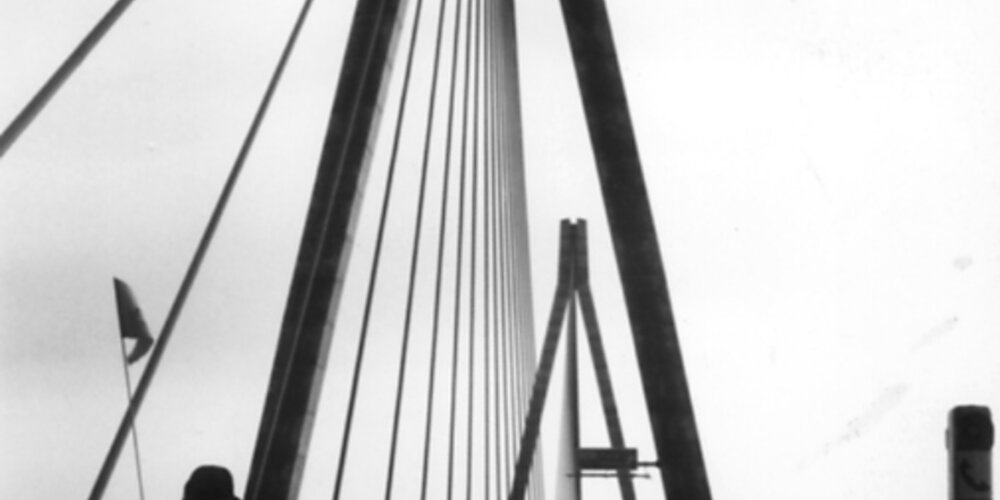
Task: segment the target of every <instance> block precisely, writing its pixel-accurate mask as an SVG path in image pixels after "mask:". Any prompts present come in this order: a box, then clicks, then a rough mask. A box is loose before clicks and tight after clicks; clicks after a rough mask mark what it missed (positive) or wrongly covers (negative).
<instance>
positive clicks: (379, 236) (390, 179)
mask: <svg viewBox="0 0 1000 500" xmlns="http://www.w3.org/2000/svg"><path fill="white" fill-rule="evenodd" d="M422 11H423V0H417V4H416V13H415V15H414V23H413V30H412V31H411V34H410V46H409V48H408V50H407V54H406V67H405V69H404V72H403V88H402V91H401V94H400V98H399V109H398V111H397V113H396V121H395V124H396V126H395V129H394V131H393V138H392V149H391V152H390V155H389V167H388V173H387V175H386V180H385V187H384V189H383V194H382V205H381V211H380V212H379V223H378V229H377V232H376V237H375V249H374V251H373V257H372V264H371V268H370V270H369V273H368V289H367V291H366V293H365V306H364V312H363V313H362V319H361V332H360V335H359V338H358V348H357V351H356V353H355V358H354V370H353V374H352V376H351V389H350V393H349V395H348V403H347V414H346V418H345V421H344V428H343V433H342V437H341V441H340V453H339V456H338V460H337V473H336V476H335V480H334V487H333V500H338V499H339V498H340V493H341V490H342V488H343V482H344V481H343V480H344V470H345V468H346V465H347V460H346V459H347V451H348V449H349V448H350V440H351V433H352V429H353V423H354V412H355V408H356V405H357V399H358V385H359V381H360V378H361V367H362V361H363V360H364V354H365V348H366V344H367V339H368V331H369V326H370V324H371V312H372V304H373V302H374V297H375V285H376V282H377V281H378V274H379V273H378V271H379V268H380V266H379V264H380V262H381V257H382V248H383V244H384V242H385V228H386V223H387V220H388V213H389V202H390V200H391V198H392V188H393V184H394V180H395V172H396V164H397V160H398V156H399V145H400V138H401V137H402V128H403V119H404V118H405V117H406V109H407V106H406V103H407V100H408V97H409V93H410V81H411V77H412V73H413V60H414V55H415V53H416V45H417V44H416V40H417V35H418V33H419V31H420V19H421V13H422Z"/></svg>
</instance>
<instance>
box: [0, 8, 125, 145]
mask: <svg viewBox="0 0 1000 500" xmlns="http://www.w3.org/2000/svg"><path fill="white" fill-rule="evenodd" d="M133 1H134V0H118V1H116V2H115V3H114V5H112V6H111V8H110V9H108V12H107V13H105V14H104V16H103V17H102V18H101V20H100V21H98V22H97V24H95V25H94V27H93V28H92V29H91V30H90V32H89V33H87V36H85V37H83V40H80V43H79V45H77V46H76V48H75V49H73V52H71V53H70V54H69V56H67V57H66V60H64V61H63V63H62V64H61V65H59V67H58V68H57V69H56V71H55V72H54V73H53V74H52V76H50V77H49V79H48V80H46V82H45V84H44V85H42V87H41V88H39V89H38V92H36V93H35V95H34V96H32V98H31V100H30V101H28V103H27V104H26V105H25V106H24V109H22V110H21V112H20V113H18V114H17V116H16V117H14V120H13V121H11V122H10V124H9V125H7V128H6V129H4V131H3V133H2V134H0V158H2V157H3V155H4V154H5V153H6V152H7V150H9V149H10V148H11V146H13V145H14V143H15V142H17V139H18V137H20V136H21V134H22V133H23V132H24V131H25V130H26V129H27V128H28V126H30V125H31V122H32V121H34V120H35V117H36V116H38V114H39V113H41V112H42V109H44V108H45V105H46V104H48V103H49V101H50V100H52V98H53V97H54V96H55V95H56V92H58V91H59V89H60V88H62V86H63V84H64V83H66V80H69V77H71V76H73V72H74V71H76V69H77V68H78V67H80V65H81V64H83V61H84V60H86V59H87V56H88V55H90V52H91V51H92V50H94V47H96V46H97V44H98V43H100V42H101V40H102V39H103V38H104V35H106V34H108V32H109V31H111V28H112V27H113V26H114V25H115V23H116V22H118V19H119V18H121V16H122V14H124V13H125V11H126V10H127V9H128V8H129V6H131V5H132V2H133Z"/></svg>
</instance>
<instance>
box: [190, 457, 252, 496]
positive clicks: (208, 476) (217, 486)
mask: <svg viewBox="0 0 1000 500" xmlns="http://www.w3.org/2000/svg"><path fill="white" fill-rule="evenodd" d="M184 500H239V498H237V497H236V495H234V494H233V476H232V474H230V473H229V470H227V469H226V468H225V467H219V466H218V465H202V466H200V467H198V468H197V469H195V470H194V472H192V473H191V477H190V478H188V481H187V483H186V484H185V485H184Z"/></svg>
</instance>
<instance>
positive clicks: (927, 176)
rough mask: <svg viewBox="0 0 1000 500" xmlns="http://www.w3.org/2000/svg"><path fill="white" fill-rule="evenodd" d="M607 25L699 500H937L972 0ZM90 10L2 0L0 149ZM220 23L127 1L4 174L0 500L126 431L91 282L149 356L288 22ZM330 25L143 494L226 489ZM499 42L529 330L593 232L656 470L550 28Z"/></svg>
mask: <svg viewBox="0 0 1000 500" xmlns="http://www.w3.org/2000/svg"><path fill="white" fill-rule="evenodd" d="M610 3H611V5H610V6H609V8H610V9H611V18H612V22H613V28H614V30H615V36H616V41H617V43H618V47H619V52H620V58H621V65H622V69H623V72H624V77H625V83H626V88H627V91H628V93H629V99H630V103H631V105H632V114H633V118H634V121H635V126H636V131H637V134H638V142H639V148H640V153H641V155H642V160H643V162H644V168H645V173H646V179H647V184H648V186H649V190H650V194H651V197H652V200H653V205H654V211H655V217H656V222H657V224H658V231H659V237H660V244H661V249H662V250H663V254H664V257H665V261H666V268H667V273H668V281H669V283H670V287H671V293H672V295H673V300H674V309H675V313H676V316H677V320H678V327H679V332H680V340H681V345H682V348H683V352H684V357H685V364H686V368H687V371H688V375H689V384H690V387H691V390H692V393H693V399H694V405H695V410H696V417H697V422H698V425H699V430H700V433H701V439H702V445H703V452H704V454H705V458H706V462H707V466H708V469H709V479H710V481H711V485H712V491H713V493H714V497H715V498H717V499H720V500H725V499H756V498H770V499H774V500H791V499H799V498H809V499H815V500H827V499H829V500H833V499H838V500H839V499H844V498H856V499H876V498H889V497H899V498H910V499H914V500H931V499H937V498H941V497H942V496H944V495H945V494H946V492H945V485H946V463H945V448H944V438H943V436H944V434H943V431H944V427H945V418H946V413H947V411H948V410H949V409H950V408H951V407H952V406H953V405H956V404H965V403H978V404H987V405H990V406H993V407H994V408H1000V394H998V391H997V385H996V381H997V380H998V378H1000V377H998V376H1000V363H998V362H997V359H998V357H1000V338H998V337H997V334H998V331H1000V307H997V304H1000V222H998V221H1000V204H998V203H997V199H998V197H1000V196H998V195H1000V168H998V167H1000V141H998V139H997V138H998V137H1000V90H998V89H1000V5H998V4H997V3H996V2H992V1H988V0H961V1H948V2H945V1H935V0H883V1H874V2H873V1H871V0H868V1H860V0H846V1H833V0H827V1H818V0H764V1H734V0H715V1H708V2H705V1H666V2H640V1H636V0H625V1H617V2H610ZM110 4H111V2H110V0H72V1H70V0H5V1H4V2H2V3H0V68H2V70H0V74H2V75H3V76H2V77H0V123H3V124H4V125H5V124H6V123H7V122H9V120H10V119H12V118H13V116H14V115H15V113H16V112H17V111H18V110H19V109H20V108H21V106H23V104H24V103H25V102H26V101H27V99H28V98H29V97H30V95H31V94H32V93H33V92H34V91H35V90H36V89H37V88H38V87H39V86H40V85H41V84H42V82H43V81H44V80H45V79H46V78H47V77H48V75H49V74H50V73H51V72H52V70H53V69H54V68H55V67H56V65H57V64H58V63H59V62H60V61H61V60H62V59H63V58H64V57H65V55H66V54H67V53H68V52H69V51H70V50H71V49H72V47H73V46H74V45H75V44H76V43H77V42H78V41H79V39H80V38H81V37H82V36H83V35H84V34H85V33H86V32H87V31H88V30H89V29H90V27H91V26H92V25H93V23H94V22H95V21H96V20H97V19H98V18H99V17H100V16H101V15H102V14H103V13H104V11H105V10H106V9H107V8H108V7H109V6H110ZM414 4H415V2H412V1H411V2H410V5H409V8H411V9H412V8H413V6H414ZM248 5H249V4H248V3H247V2H239V1H235V0H210V1H204V0H202V1H197V2H196V1H188V0H182V1H180V2H176V1H175V2H168V1H165V0H138V1H136V2H135V4H134V6H133V7H132V8H131V9H130V10H129V12H128V13H126V15H125V16H124V17H123V18H122V20H121V22H120V24H119V25H118V26H117V27H116V28H115V29H114V31H113V32H112V33H111V34H110V35H109V36H108V38H107V39H106V40H105V41H104V42H103V43H102V45H101V46H100V47H99V49H98V50H97V51H95V53H94V54H93V56H92V57H91V58H90V59H89V60H88V61H87V63H86V64H85V65H84V66H83V67H81V68H80V70H79V71H78V73H77V75H76V76H75V77H74V78H73V79H72V80H71V81H70V83H69V84H67V85H66V87H65V88H64V89H63V91H62V92H61V94H60V95H59V96H58V97H57V98H56V99H54V100H53V101H52V103H51V105H50V106H49V107H48V108H47V109H46V110H45V111H44V113H43V114H42V115H41V116H40V117H39V118H38V120H37V121H36V123H35V124H34V125H33V126H32V127H31V128H30V129H29V130H28V131H27V132H26V133H25V134H24V136H23V137H22V139H21V140H20V142H18V143H17V144H16V145H15V147H14V148H12V149H11V150H10V151H9V152H8V154H7V155H6V156H5V157H4V158H3V159H2V160H0V470H3V474H2V475H0V476H2V477H0V496H2V497H4V498H39V499H49V498H52V499H55V498H79V497H81V496H83V495H85V494H87V492H88V491H89V489H90V486H91V484H92V482H93V479H94V477H95V475H96V473H97V470H98V468H99V465H100V463H101V460H102V459H103V456H104V453H105V451H106V449H107V446H108V444H109V443H110V439H111V437H112V435H113V433H114V429H115V428H116V427H117V425H118V419H119V418H120V415H121V412H122V409H123V407H124V388H123V380H122V368H121V365H120V359H119V351H118V345H117V340H116V339H117V320H116V317H115V313H114V305H113V294H112V288H111V277H112V276H119V277H121V278H123V279H125V280H126V281H128V282H129V283H130V284H131V285H132V288H133V289H134V291H135V292H136V295H137V297H138V299H139V301H140V303H141V305H142V306H143V309H144V311H145V314H146V317H147V320H148V322H149V323H150V326H151V327H152V328H153V330H155V331H158V330H159V327H160V325H161V324H162V321H163V318H164V316H165V314H166V311H167V309H168V307H169V305H170V302H171V300H172V297H173V294H174V292H175V291H176V288H177V286H178V284H179V282H180V279H181V276H182V274H183V271H184V268H185V266H186V264H187V261H188V259H189V258H190V256H191V254H192V252H193V250H194V247H195V244H196V241H197V238H198V237H199V235H200V233H201V230H202V228H203V225H204V223H205V221H206V218H207V216H208V214H209V212H210V210H211V207H212V204H213V203H214V199H215V196H216V195H217V194H218V192H219V190H220V188H221V185H222V182H223V179H224V177H225V175H226V173H227V171H228V168H229V166H230V164H231V162H232V159H233V158H234V157H235V154H236V151H237V148H238V146H239V142H240V141H241V139H242V136H243V134H244V132H245V130H246V128H247V126H248V124H249V121H250V118H251V116H252V113H253V111H254V109H255V107H256V105H257V100H258V99H259V95H260V93H261V92H262V90H263V88H264V86H265V83H266V79H267V78H268V76H269V74H270V71H271V68H272V67H273V65H274V63H275V61H276V59H277V56H278V53H279V51H280V49H281V44H282V43H283V41H284V37H285V36H286V34H287V32H288V30H289V29H290V27H291V24H292V22H293V20H294V17H295V15H296V13H297V10H298V8H299V5H298V2H285V1H278V0H256V1H255V2H253V3H252V6H248ZM431 5H433V3H431ZM352 10H353V2H335V1H327V0H317V4H316V6H315V7H314V12H313V15H312V17H311V18H310V21H309V23H308V24H307V25H306V29H305V32H304V34H303V38H302V40H301V42H300V49H299V51H298V52H297V53H296V55H295V57H294V58H293V59H292V62H291V65H290V67H289V70H288V73H287V75H286V78H285V80H284V81H283V83H282V87H281V91H280V93H279V95H278V98H277V99H276V101H275V103H274V107H273V109H272V112H271V113H270V115H269V119H268V121H267V122H266V125H265V127H264V128H263V130H262V133H261V136H260V139H259V140H258V142H257V144H256V146H255V148H254V152H253V155H252V157H251V160H250V161H249V163H248V164H247V167H246V172H245V174H244V177H243V178H242V180H241V181H240V185H239V187H238V189H237V192H236V195H235V197H234V198H233V200H232V204H231V206H230V210H229V212H228V213H227V216H226V218H225V219H224V221H223V224H222V227H221V230H220V232H219V234H218V238H217V242H216V244H215V246H214V247H213V248H212V250H211V252H210V254H209V257H208V259H207V261H206V263H205V266H204V270H203V272H202V275H201V277H200V279H199V282H198V284H197V285H196V287H195V289H194V292H193V293H192V295H191V298H190V301H189V305H188V307H187V309H186V312H185V315H184V317H183V319H182V320H181V322H180V323H179V325H178V328H177V331H176V334H175V337H174V340H173V341H172V343H171V346H170V349H169V350H168V351H167V353H166V356H165V358H164V361H163V365H162V367H161V370H160V374H159V375H158V379H157V381H156V383H154V385H153V387H152V390H151V392H150V396H149V398H148V399H147V402H146V406H145V407H144V409H143V411H142V414H141V416H140V420H139V430H140V439H141V443H142V450H143V453H144V457H143V458H144V466H145V473H146V478H147V493H148V496H147V498H149V499H150V500H160V499H163V500H168V499H172V498H178V497H179V496H180V488H181V485H182V484H183V481H184V480H185V478H186V476H187V474H188V473H189V472H190V470H191V469H192V468H193V467H194V466H195V465H197V464H199V463H204V462H215V463H222V464H225V465H227V466H229V467H230V468H231V469H232V470H233V471H234V473H235V475H236V480H237V483H238V485H239V486H238V488H239V489H240V490H242V484H243V481H245V478H246V469H247V468H248V466H249V461H250V452H251V450H252V446H253V440H254V438H255V436H256V426H257V423H258V419H259V412H260V408H261V405H262V402H263V394H264V391H265V388H266V381H267V377H268V372H269V369H270V363H271V359H272V356H273V349H274V344H275V339H276V336H277V332H278V326H279V324H280V320H281V312H282V309H283V307H284V300H285V295H286V293H287V288H288V283H289V282H290V270H291V264H292V261H293V259H294V255H295V252H296V251H297V245H298V239H299V237H300V231H301V225H302V221H303V216H304V210H305V206H306V203H307V198H308V193H309V190H310V187H311V186H310V184H311V181H312V177H313V174H314V172H315V166H316V160H317V156H318V148H319V145H320V143H321V140H322V134H323V132H324V130H325V119H326V116H327V113H328V111H329V107H330V103H331V101H332V89H333V86H334V83H335V81H336V76H337V71H338V67H339V59H340V57H341V55H342V52H343V40H344V38H345V36H346V32H347V26H348V22H349V18H350V14H351V12H352ZM518 29H519V43H520V47H521V56H522V60H521V76H522V82H521V83H522V96H523V104H522V106H523V112H524V131H525V138H524V140H525V145H526V163H527V165H526V168H527V171H528V182H529V187H528V191H529V192H528V194H529V210H530V212H531V236H532V250H533V254H534V255H533V257H534V262H533V269H534V271H535V275H534V284H535V294H534V295H535V297H534V302H535V311H536V317H535V324H536V328H537V329H538V330H539V331H541V327H542V325H543V324H544V321H545V319H546V318H545V317H544V315H545V314H546V312H547V310H548V302H549V300H551V291H552V287H553V285H554V283H553V280H554V264H555V255H556V253H555V241H556V235H557V227H558V226H557V224H558V220H559V219H560V218H562V217H584V218H587V219H588V220H590V221H591V224H592V229H591V234H592V240H591V241H592V247H593V252H592V257H591V258H592V266H594V267H596V268H599V269H602V271H599V272H596V273H595V276H594V281H595V283H594V285H595V291H596V292H597V294H598V296H597V301H598V308H599V314H600V315H601V319H602V326H603V327H604V330H605V332H606V335H605V336H606V337H607V342H608V348H609V354H610V356H611V358H612V364H613V369H614V370H615V372H614V377H615V384H616V390H617V391H618V392H619V394H620V395H621V398H622V400H623V401H622V405H623V412H625V414H626V417H625V418H626V436H627V439H628V440H629V441H630V442H631V443H633V444H634V445H636V446H639V447H640V454H641V455H642V456H641V458H643V459H651V458H652V451H651V449H650V447H649V445H648V426H647V425H646V424H645V422H644V418H645V417H644V416H643V413H642V408H643V407H642V405H641V400H640V399H638V398H639V397H641V396H640V395H639V394H638V393H637V391H636V389H635V387H636V384H637V381H636V379H635V377H636V375H635V369H634V366H633V365H634V355H633V353H632V350H631V349H632V348H631V346H630V345H629V343H628V335H627V330H626V328H627V323H626V322H625V318H624V315H623V313H622V311H623V306H622V305H621V304H620V301H621V296H620V292H618V291H617V283H616V277H615V274H614V272H613V270H614V267H613V260H612V255H611V253H610V251H609V239H608V236H607V234H606V229H605V227H604V222H603V212H602V210H601V208H600V204H599V202H600V199H599V197H598V194H597V190H596V187H595V175H594V169H593V164H592V160H591V158H590V155H589V152H588V149H587V148H588V144H587V139H586V135H585V134H586V132H585V128H584V123H583V121H582V112H581V110H580V106H579V103H578V100H579V99H578V97H577V93H576V88H575V82H574V80H573V78H574V76H573V73H572V66H571V62H570V60H569V58H568V49H567V46H566V41H565V34H564V33H565V32H564V29H563V26H562V24H561V20H560V18H559V10H558V3H557V2H556V1H554V0H552V1H533V2H520V3H519V4H518ZM398 73H400V72H397V76H398ZM388 122H389V121H388V120H386V121H385V122H384V123H388ZM376 179H377V174H373V180H372V181H371V183H370V184H371V185H373V186H374V185H377V184H378V181H377V180H376ZM371 198H372V199H374V198H375V196H372V197H371ZM359 244H360V243H359ZM362 250H363V249H362ZM362 250H359V251H358V254H361V253H362ZM341 338H342V339H344V340H340V342H342V343H343V345H341V344H338V343H337V342H338V341H335V343H334V351H335V353H336V352H348V351H351V350H352V348H351V347H350V345H349V342H348V340H347V339H348V338H349V335H346V334H345V336H342V337H341ZM584 352H585V351H584ZM334 356H336V354H334ZM583 359H584V360H585V359H586V358H583ZM334 371H335V370H334ZM138 374H139V370H138V368H135V369H133V376H134V377H136V378H137V377H138ZM344 383H345V382H343V378H341V379H340V381H333V380H331V381H328V383H327V387H326V389H327V390H328V391H336V390H338V389H341V390H342V389H343V385H344ZM380 390H381V389H378V388H372V389H371V392H373V393H376V394H379V391H380ZM331 405H332V403H331ZM327 406H330V405H327ZM321 412H322V409H321ZM321 418H322V415H321ZM331 418H334V417H331ZM334 420H335V419H334ZM599 424H600V422H599V421H597V422H596V423H595V422H586V423H585V441H589V442H593V443H596V444H600V443H602V442H601V441H600V439H601V438H600V437H601V436H602V434H601V432H600V430H601V429H600V427H599ZM550 425H551V424H550ZM335 434H336V430H335V429H334V426H332V425H330V426H327V427H326V428H324V429H320V428H319V426H318V428H317V435H316V439H317V443H314V450H315V453H316V457H317V458H316V459H315V460H314V461H313V462H310V467H312V468H311V469H309V471H308V472H307V486H306V488H305V489H304V495H303V498H309V499H311V498H324V497H328V496H329V489H328V488H327V487H326V486H325V485H326V483H327V482H329V480H328V479H325V478H323V476H324V475H327V476H328V475H330V469H329V468H327V469H326V471H325V472H324V471H322V470H317V468H318V467H319V466H320V465H316V464H324V463H329V462H330V461H332V459H333V457H334V453H335V452H334V451H333V450H332V447H330V446H324V443H329V442H330V440H332V439H336V438H335V437H331V436H334V435H335ZM550 460H551V457H550ZM118 470H119V472H118V474H117V475H116V476H115V478H114V481H113V483H112V487H111V489H110V490H109V494H108V496H107V498H114V499H119V498H120V499H125V498H136V493H135V491H136V490H135V480H134V475H133V474H132V462H131V455H130V454H129V453H125V454H123V457H122V461H121V463H120V465H119V469H118ZM638 481H639V482H640V483H642V485H643V486H641V488H642V491H655V490H656V487H657V486H658V480H656V479H655V478H654V479H649V480H638ZM359 483H363V481H361V482H359ZM359 485H360V486H364V484H359ZM650 485H652V486H650ZM379 491H380V490H379Z"/></svg>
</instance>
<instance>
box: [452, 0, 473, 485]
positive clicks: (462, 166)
mask: <svg viewBox="0 0 1000 500" xmlns="http://www.w3.org/2000/svg"><path fill="white" fill-rule="evenodd" d="M467 4H468V8H466V19H467V20H468V19H471V17H470V16H471V14H472V2H467ZM458 5H459V6H458V7H457V10H456V14H455V25H456V28H455V39H454V42H453V43H454V45H455V58H456V59H455V61H454V63H453V64H455V67H457V65H458V60H457V58H458V52H459V39H458V30H459V27H458V25H459V24H460V18H461V16H460V13H461V5H462V2H461V1H459V2H458ZM470 28H471V26H470V25H469V23H468V22H467V23H466V25H465V50H464V55H465V63H464V64H463V66H462V70H463V72H462V73H463V74H462V77H463V84H462V125H461V134H460V135H461V146H460V148H459V162H460V163H459V181H458V186H459V190H458V207H459V209H458V223H457V228H458V229H457V232H458V234H457V236H456V238H455V239H456V245H455V293H454V295H455V296H454V303H455V309H454V316H453V319H452V330H453V339H452V360H451V394H450V405H449V409H448V465H447V470H448V474H447V478H448V480H447V500H451V499H452V498H453V496H454V489H455V432H456V426H455V421H456V413H457V404H458V359H459V340H460V338H461V334H460V332H461V303H462V302H461V298H462V277H463V276H462V270H463V268H462V264H463V262H462V260H463V249H464V248H465V246H464V243H465V206H466V199H465V188H466V170H467V168H466V167H467V166H468V162H467V161H466V160H467V158H466V152H467V151H466V146H467V144H468V136H467V132H468V129H467V125H468V105H469V47H470V40H471V39H470V35H471V29H470ZM455 85H456V82H455V78H454V74H453V75H452V87H453V88H454V86H455ZM452 103H454V98H453V99H452ZM449 113H450V111H449ZM470 337H471V332H470ZM470 341H471V338H470ZM470 362H471V359H470ZM470 365H471V363H470ZM469 380H470V385H471V380H472V377H471V376H470V377H469ZM468 439H469V441H470V442H471V439H472V436H471V434H470V435H469V436H468Z"/></svg>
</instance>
